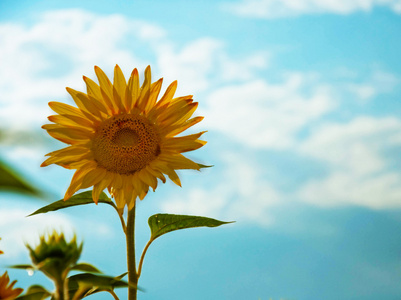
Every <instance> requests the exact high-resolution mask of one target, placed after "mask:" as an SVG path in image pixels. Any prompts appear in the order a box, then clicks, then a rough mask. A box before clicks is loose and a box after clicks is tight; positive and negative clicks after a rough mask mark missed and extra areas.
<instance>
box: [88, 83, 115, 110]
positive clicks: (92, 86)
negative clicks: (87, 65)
mask: <svg viewBox="0 0 401 300" xmlns="http://www.w3.org/2000/svg"><path fill="white" fill-rule="evenodd" d="M83 78H84V81H85V83H86V91H87V93H88V97H89V100H91V101H92V102H93V104H94V105H95V106H96V108H97V109H99V110H100V111H102V112H103V113H105V114H107V115H109V114H111V112H112V111H113V107H112V106H111V107H110V106H109V105H110V103H107V102H106V101H104V98H103V96H102V93H101V91H100V87H99V86H98V85H97V84H96V83H95V82H94V81H93V80H92V79H90V78H88V77H86V76H84V77H83Z"/></svg>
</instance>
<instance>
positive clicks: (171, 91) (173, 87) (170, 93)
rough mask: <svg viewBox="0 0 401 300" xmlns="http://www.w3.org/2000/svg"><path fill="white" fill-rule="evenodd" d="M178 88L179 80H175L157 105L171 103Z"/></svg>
mask: <svg viewBox="0 0 401 300" xmlns="http://www.w3.org/2000/svg"><path fill="white" fill-rule="evenodd" d="M176 90H177V80H176V81H173V82H172V83H171V84H170V85H169V86H168V88H167V89H166V91H165V92H164V95H163V97H161V98H160V100H159V101H158V102H157V106H163V105H165V104H169V103H170V102H171V100H172V99H173V97H174V94H175V91H176Z"/></svg>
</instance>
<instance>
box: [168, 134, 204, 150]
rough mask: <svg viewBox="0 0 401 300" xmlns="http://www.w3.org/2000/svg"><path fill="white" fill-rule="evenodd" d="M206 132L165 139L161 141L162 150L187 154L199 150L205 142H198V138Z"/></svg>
mask: <svg viewBox="0 0 401 300" xmlns="http://www.w3.org/2000/svg"><path fill="white" fill-rule="evenodd" d="M205 132H206V131H202V132H199V133H197V134H191V135H187V136H182V137H171V138H166V139H165V141H163V145H162V149H163V150H166V151H177V152H180V153H182V152H187V151H193V150H196V149H199V148H200V147H202V146H204V145H205V144H206V142H205V141H201V140H198V138H199V137H200V136H201V135H202V134H203V133H205Z"/></svg>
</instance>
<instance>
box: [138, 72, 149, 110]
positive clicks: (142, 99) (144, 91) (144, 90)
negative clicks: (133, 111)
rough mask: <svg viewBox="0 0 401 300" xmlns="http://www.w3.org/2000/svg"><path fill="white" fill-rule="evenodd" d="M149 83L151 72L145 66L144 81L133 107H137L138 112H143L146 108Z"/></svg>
mask: <svg viewBox="0 0 401 300" xmlns="http://www.w3.org/2000/svg"><path fill="white" fill-rule="evenodd" d="M151 82H152V76H151V70H150V66H147V67H146V69H145V80H144V81H143V83H142V86H141V91H140V95H139V98H138V101H137V103H136V104H135V106H136V107H138V108H139V110H141V111H143V110H144V109H145V107H146V101H147V100H148V98H149V93H150V85H151Z"/></svg>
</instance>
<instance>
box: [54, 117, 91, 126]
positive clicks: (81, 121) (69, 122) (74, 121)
mask: <svg viewBox="0 0 401 300" xmlns="http://www.w3.org/2000/svg"><path fill="white" fill-rule="evenodd" d="M47 118H48V119H49V121H51V122H54V123H57V124H60V125H65V126H73V127H74V126H75V127H76V126H78V127H88V128H91V129H93V127H94V124H93V123H92V122H91V121H89V120H88V119H86V118H81V117H77V116H74V115H52V116H48V117H47Z"/></svg>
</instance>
